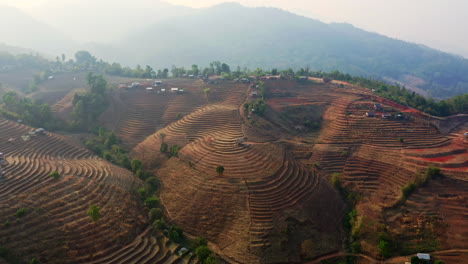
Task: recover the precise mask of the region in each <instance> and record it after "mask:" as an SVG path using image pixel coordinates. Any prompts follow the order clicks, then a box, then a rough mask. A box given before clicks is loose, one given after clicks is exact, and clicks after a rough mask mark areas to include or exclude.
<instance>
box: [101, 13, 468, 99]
mask: <svg viewBox="0 0 468 264" xmlns="http://www.w3.org/2000/svg"><path fill="white" fill-rule="evenodd" d="M128 50H132V51H133V52H132V55H131V56H123V54H125V52H123V51H128ZM92 51H93V53H96V54H97V55H98V56H100V57H103V58H104V59H106V60H114V61H122V62H123V63H125V64H132V65H136V64H137V63H139V64H148V65H151V66H153V67H154V66H156V67H160V68H162V67H167V66H168V65H177V66H191V64H192V63H197V64H201V65H207V64H208V63H209V62H211V61H212V60H213V59H216V60H220V61H224V62H226V63H228V64H230V65H239V66H241V67H243V66H247V67H253V68H255V67H264V68H268V67H272V68H281V69H285V68H288V67H292V68H295V69H298V68H301V67H306V66H309V67H310V68H311V69H313V70H323V71H328V72H329V71H333V70H339V71H341V72H345V73H350V74H353V75H361V76H368V77H373V78H385V79H388V80H393V81H400V82H402V83H405V84H407V85H411V86H415V87H417V88H422V89H424V90H426V91H427V92H429V93H430V94H431V95H432V96H434V97H444V98H445V97H450V96H453V95H456V94H463V93H466V92H468V78H467V77H466V74H464V72H466V71H467V70H468V60H466V59H463V58H462V57H459V56H455V55H451V54H447V53H443V52H439V51H437V50H433V49H430V48H428V47H425V46H422V45H417V44H412V43H407V42H404V41H400V40H396V39H391V38H388V37H385V36H382V35H379V34H376V33H370V32H366V31H364V30H361V29H358V28H355V27H353V26H351V25H349V24H335V23H332V24H325V23H322V22H320V21H317V20H312V19H308V18H305V17H301V16H298V15H295V14H292V13H289V12H286V11H282V10H279V9H275V8H247V7H243V6H240V5H238V4H221V5H218V6H214V7H211V8H206V9H201V10H197V11H196V12H193V13H192V14H188V15H186V16H184V17H175V18H172V19H168V20H164V21H160V22H158V23H156V24H154V25H151V26H148V27H147V28H146V29H144V30H141V31H136V32H134V33H132V34H130V35H129V36H128V37H126V38H124V39H123V41H122V42H121V43H119V44H114V45H108V46H105V47H95V48H94V49H93V50H92Z"/></svg>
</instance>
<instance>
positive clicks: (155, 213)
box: [148, 208, 163, 223]
mask: <svg viewBox="0 0 468 264" xmlns="http://www.w3.org/2000/svg"><path fill="white" fill-rule="evenodd" d="M162 217H163V213H162V210H161V209H160V208H151V210H149V212H148V218H149V220H150V222H151V223H153V222H154V221H156V220H159V219H161V218H162Z"/></svg>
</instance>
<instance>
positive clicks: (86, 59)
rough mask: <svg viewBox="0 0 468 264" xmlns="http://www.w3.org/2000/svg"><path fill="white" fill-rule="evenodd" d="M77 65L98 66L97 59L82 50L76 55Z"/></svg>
mask: <svg viewBox="0 0 468 264" xmlns="http://www.w3.org/2000/svg"><path fill="white" fill-rule="evenodd" d="M75 58H76V63H77V64H80V65H86V66H90V65H94V64H96V58H95V57H94V56H93V55H91V53H89V52H88V51H85V50H80V51H77V52H76V53H75Z"/></svg>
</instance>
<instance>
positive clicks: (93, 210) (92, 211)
mask: <svg viewBox="0 0 468 264" xmlns="http://www.w3.org/2000/svg"><path fill="white" fill-rule="evenodd" d="M86 214H88V215H89V216H90V217H91V220H92V221H93V222H96V221H98V220H99V218H101V209H100V208H99V206H97V205H96V204H93V205H91V206H89V208H88V212H86Z"/></svg>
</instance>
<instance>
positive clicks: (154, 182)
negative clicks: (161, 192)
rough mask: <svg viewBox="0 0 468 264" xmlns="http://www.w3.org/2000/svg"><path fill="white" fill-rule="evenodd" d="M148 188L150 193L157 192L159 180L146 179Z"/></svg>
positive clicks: (154, 178)
mask: <svg viewBox="0 0 468 264" xmlns="http://www.w3.org/2000/svg"><path fill="white" fill-rule="evenodd" d="M145 182H146V186H147V188H148V191H150V192H155V191H156V190H157V189H158V186H159V180H158V178H156V177H149V178H148V179H146V181H145Z"/></svg>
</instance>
